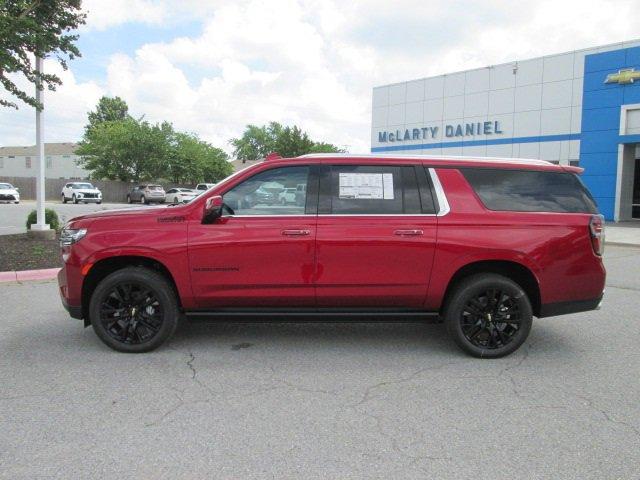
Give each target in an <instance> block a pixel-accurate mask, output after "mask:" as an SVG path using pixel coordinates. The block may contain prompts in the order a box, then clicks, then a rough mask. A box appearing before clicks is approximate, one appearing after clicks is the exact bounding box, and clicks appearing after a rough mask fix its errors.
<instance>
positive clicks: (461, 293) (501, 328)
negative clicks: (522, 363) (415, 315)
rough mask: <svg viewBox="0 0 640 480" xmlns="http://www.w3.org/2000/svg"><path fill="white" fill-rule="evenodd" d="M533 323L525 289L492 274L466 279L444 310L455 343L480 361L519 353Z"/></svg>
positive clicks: (505, 278) (457, 288) (446, 322)
mask: <svg viewBox="0 0 640 480" xmlns="http://www.w3.org/2000/svg"><path fill="white" fill-rule="evenodd" d="M532 320H533V313H532V310H531V303H530V302H529V298H528V297H527V294H526V293H525V292H524V290H522V287H520V285H518V284H517V283H515V282H514V281H513V280H511V279H509V278H507V277H503V276H502V275H497V274H493V273H488V274H478V275H473V276H472V277H469V278H467V279H465V280H463V281H462V282H461V283H460V284H459V285H458V286H457V287H456V289H455V291H454V292H453V295H452V296H451V298H450V300H449V301H448V303H447V305H446V307H445V311H444V322H445V324H446V326H447V330H448V331H449V334H450V335H451V336H452V338H453V340H454V341H455V342H456V343H457V344H458V346H459V347H460V348H462V350H464V351H465V352H467V353H469V354H471V355H473V356H474V357H479V358H499V357H503V356H505V355H509V354H510V353H512V352H514V351H515V350H517V349H518V348H519V347H520V346H521V345H522V344H523V343H524V342H525V340H526V339H527V336H528V335H529V332H530V331H531V324H532Z"/></svg>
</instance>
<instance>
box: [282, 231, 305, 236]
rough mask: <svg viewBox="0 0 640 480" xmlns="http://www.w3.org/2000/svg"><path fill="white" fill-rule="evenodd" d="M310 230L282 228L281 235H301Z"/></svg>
mask: <svg viewBox="0 0 640 480" xmlns="http://www.w3.org/2000/svg"><path fill="white" fill-rule="evenodd" d="M310 233H311V230H282V235H286V236H288V237H302V236H305V235H309V234H310Z"/></svg>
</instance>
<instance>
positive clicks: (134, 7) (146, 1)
mask: <svg viewBox="0 0 640 480" xmlns="http://www.w3.org/2000/svg"><path fill="white" fill-rule="evenodd" d="M82 10H83V11H84V12H85V13H86V14H87V23H86V25H85V26H84V27H83V30H85V31H86V30H92V29H93V30H105V29H107V28H109V27H114V26H116V25H121V24H123V23H133V22H140V23H149V24H154V25H161V24H162V23H163V22H164V21H165V20H166V18H167V14H168V12H167V9H166V5H165V3H164V2H154V1H151V0H108V1H105V0H84V1H83V2H82Z"/></svg>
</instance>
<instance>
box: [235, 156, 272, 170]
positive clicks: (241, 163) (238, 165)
mask: <svg viewBox="0 0 640 480" xmlns="http://www.w3.org/2000/svg"><path fill="white" fill-rule="evenodd" d="M263 160H264V159H262V158H261V159H260V160H234V161H233V162H231V165H233V171H234V172H238V171H240V170H244V169H245V168H247V167H250V166H251V165H255V164H256V163H260V162H262V161H263Z"/></svg>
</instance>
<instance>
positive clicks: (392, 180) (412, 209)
mask: <svg viewBox="0 0 640 480" xmlns="http://www.w3.org/2000/svg"><path fill="white" fill-rule="evenodd" d="M328 180H329V186H328V189H329V191H330V193H331V195H330V206H329V205H327V206H326V207H329V208H328V210H329V212H326V213H331V214H334V215H393V214H397V215H401V214H420V213H422V207H421V201H420V190H419V188H418V179H417V177H416V170H415V168H414V167H413V166H407V167H394V166H386V165H335V166H332V167H331V174H330V175H329V179H328Z"/></svg>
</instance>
